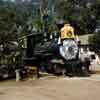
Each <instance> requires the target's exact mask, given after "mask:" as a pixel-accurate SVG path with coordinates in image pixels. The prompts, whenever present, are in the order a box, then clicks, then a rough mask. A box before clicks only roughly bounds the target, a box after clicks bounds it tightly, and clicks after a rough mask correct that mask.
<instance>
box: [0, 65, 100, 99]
mask: <svg viewBox="0 0 100 100" xmlns="http://www.w3.org/2000/svg"><path fill="white" fill-rule="evenodd" d="M99 67H100V65H98V66H97V67H95V64H94V65H92V66H91V69H92V70H95V71H98V70H99V71H100V68H99ZM0 100H100V73H99V74H93V75H91V76H90V77H72V78H69V77H55V76H52V75H50V76H45V77H42V78H40V79H31V80H30V79H28V80H26V81H20V82H16V81H15V80H6V81H2V82H1V81H0Z"/></svg>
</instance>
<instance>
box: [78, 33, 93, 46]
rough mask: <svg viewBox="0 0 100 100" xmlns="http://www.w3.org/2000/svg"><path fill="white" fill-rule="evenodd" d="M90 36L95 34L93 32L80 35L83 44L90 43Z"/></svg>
mask: <svg viewBox="0 0 100 100" xmlns="http://www.w3.org/2000/svg"><path fill="white" fill-rule="evenodd" d="M89 36H93V34H86V35H80V36H79V39H80V41H81V44H89V42H88V38H89Z"/></svg>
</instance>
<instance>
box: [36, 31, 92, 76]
mask: <svg viewBox="0 0 100 100" xmlns="http://www.w3.org/2000/svg"><path fill="white" fill-rule="evenodd" d="M57 34H58V33H57ZM57 34H56V38H54V39H51V40H49V41H46V42H44V43H40V44H38V45H36V46H35V48H34V56H35V57H36V58H37V61H38V63H39V67H40V69H43V68H44V69H45V70H46V71H47V72H48V73H53V74H56V75H60V74H63V75H89V73H88V72H89V66H90V59H84V61H83V60H82V59H81V56H80V45H79V44H78V43H77V42H76V41H75V39H74V38H73V37H71V36H70V38H67V39H64V40H63V41H62V42H61V43H60V44H58V38H57ZM58 37H59V36H58Z"/></svg>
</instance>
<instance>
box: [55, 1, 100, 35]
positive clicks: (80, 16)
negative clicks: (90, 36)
mask: <svg viewBox="0 0 100 100" xmlns="http://www.w3.org/2000/svg"><path fill="white" fill-rule="evenodd" d="M98 2H99V1H98ZM96 5H97V4H96V2H95V0H92V1H91V2H89V1H86V0H81V2H80V0H61V1H59V3H58V5H57V6H56V10H57V12H58V14H59V16H62V18H64V19H65V20H67V21H68V22H69V23H71V24H72V25H73V26H74V27H75V30H76V32H77V33H92V32H94V30H95V27H96V17H97V13H96V12H97V11H98V9H97V8H96Z"/></svg>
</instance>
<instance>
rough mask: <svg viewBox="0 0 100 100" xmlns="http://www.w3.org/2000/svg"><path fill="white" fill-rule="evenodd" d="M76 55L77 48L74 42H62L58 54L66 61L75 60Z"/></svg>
mask: <svg viewBox="0 0 100 100" xmlns="http://www.w3.org/2000/svg"><path fill="white" fill-rule="evenodd" d="M77 53H78V46H77V44H76V43H75V41H74V40H64V41H63V45H62V46H60V54H61V56H62V57H64V58H65V59H66V60H72V59H75V58H76V56H77Z"/></svg>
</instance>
